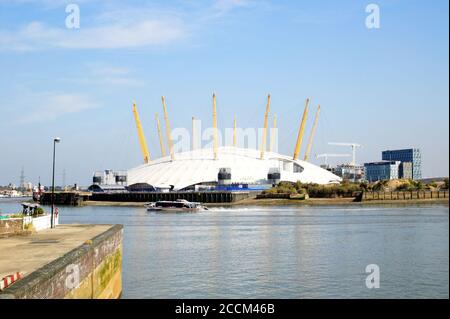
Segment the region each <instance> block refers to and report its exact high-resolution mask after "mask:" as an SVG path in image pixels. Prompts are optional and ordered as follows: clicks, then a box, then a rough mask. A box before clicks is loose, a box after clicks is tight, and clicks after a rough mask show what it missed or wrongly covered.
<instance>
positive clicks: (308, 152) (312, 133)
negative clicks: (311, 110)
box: [304, 105, 320, 162]
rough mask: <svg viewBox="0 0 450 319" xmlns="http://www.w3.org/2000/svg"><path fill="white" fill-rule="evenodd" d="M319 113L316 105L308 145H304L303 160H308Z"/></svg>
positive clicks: (318, 107)
mask: <svg viewBox="0 0 450 319" xmlns="http://www.w3.org/2000/svg"><path fill="white" fill-rule="evenodd" d="M319 114H320V105H319V106H317V111H316V117H315V118H314V124H313V127H312V129H311V135H310V136H309V140H308V146H307V147H306V152H305V158H304V160H305V162H307V161H308V159H309V154H310V153H311V148H312V143H313V140H314V133H315V132H316V127H317V121H318V120H319Z"/></svg>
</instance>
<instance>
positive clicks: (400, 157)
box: [381, 148, 422, 180]
mask: <svg viewBox="0 0 450 319" xmlns="http://www.w3.org/2000/svg"><path fill="white" fill-rule="evenodd" d="M381 157H382V160H383V161H400V162H402V163H404V162H410V163H412V177H408V169H409V167H408V164H406V165H405V167H403V174H401V175H400V176H399V177H400V178H412V179H414V180H417V179H421V178H422V155H421V152H420V149H418V148H408V149H403V150H387V151H383V152H382V153H381Z"/></svg>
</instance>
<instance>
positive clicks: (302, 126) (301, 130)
mask: <svg viewBox="0 0 450 319" xmlns="http://www.w3.org/2000/svg"><path fill="white" fill-rule="evenodd" d="M308 107H309V99H306V105H305V110H304V111H303V117H302V122H301V124H300V128H299V130H298V135H297V143H296V144H295V150H294V157H293V158H294V160H296V159H298V154H299V153H300V147H301V146H302V140H303V133H304V132H305V123H306V119H307V117H308Z"/></svg>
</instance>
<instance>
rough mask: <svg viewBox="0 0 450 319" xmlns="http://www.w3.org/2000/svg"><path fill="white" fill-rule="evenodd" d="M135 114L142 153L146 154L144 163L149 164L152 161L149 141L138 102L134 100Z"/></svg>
mask: <svg viewBox="0 0 450 319" xmlns="http://www.w3.org/2000/svg"><path fill="white" fill-rule="evenodd" d="M133 114H134V120H135V122H136V128H137V131H138V137H139V144H140V145H141V151H142V155H143V156H144V163H145V164H147V163H149V162H150V154H149V152H148V148H147V142H146V141H145V135H144V131H143V129H142V125H141V120H140V119H139V114H138V111H137V107H136V102H133Z"/></svg>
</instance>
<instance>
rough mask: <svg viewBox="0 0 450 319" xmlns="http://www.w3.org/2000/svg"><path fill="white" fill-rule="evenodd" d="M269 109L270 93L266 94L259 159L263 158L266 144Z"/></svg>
mask: <svg viewBox="0 0 450 319" xmlns="http://www.w3.org/2000/svg"><path fill="white" fill-rule="evenodd" d="M269 109H270V94H269V95H268V96H267V105H266V113H265V114H264V131H263V136H262V143H261V157H260V158H261V159H263V158H264V152H265V150H266V146H267V127H268V126H269Z"/></svg>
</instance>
